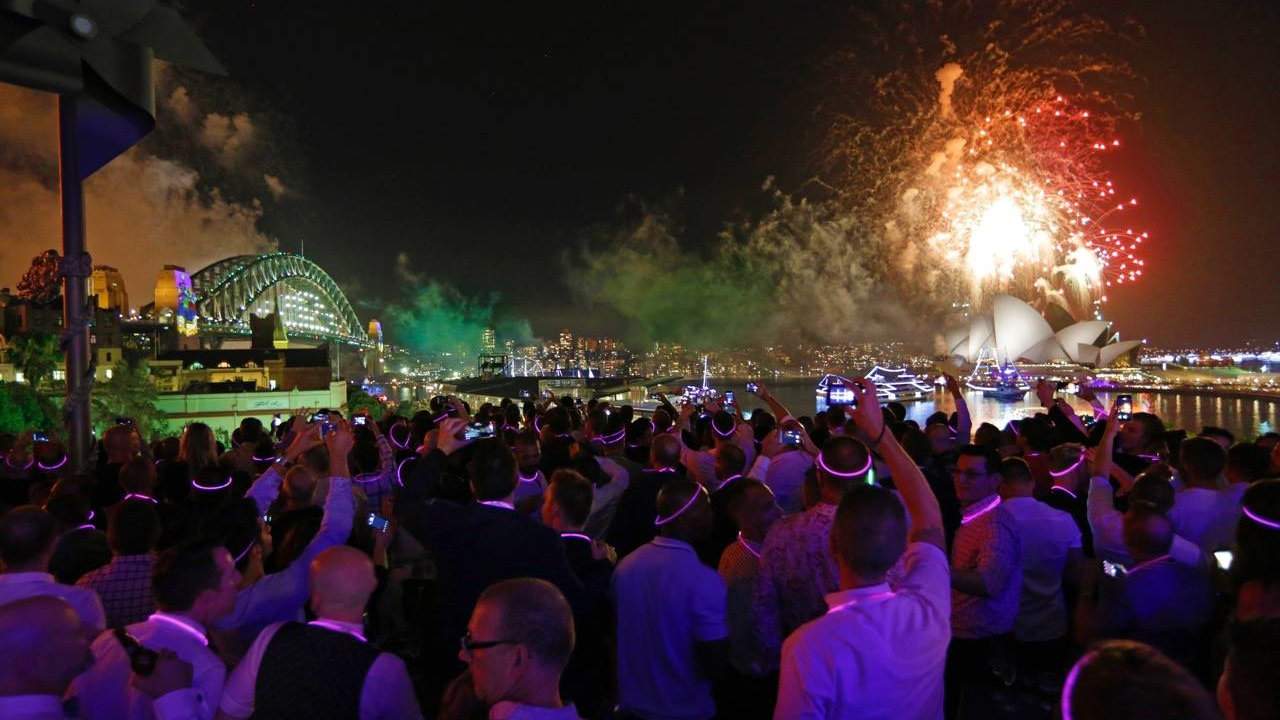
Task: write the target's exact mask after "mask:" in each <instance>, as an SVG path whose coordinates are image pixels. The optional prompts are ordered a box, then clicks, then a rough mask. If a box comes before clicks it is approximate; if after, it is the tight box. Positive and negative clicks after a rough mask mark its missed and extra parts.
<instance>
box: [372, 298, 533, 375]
mask: <svg viewBox="0 0 1280 720" xmlns="http://www.w3.org/2000/svg"><path fill="white" fill-rule="evenodd" d="M499 300H500V298H499V296H498V295H497V294H496V293H495V294H491V295H489V296H488V297H483V298H473V297H467V296H465V295H463V294H462V293H460V292H459V291H458V290H456V289H454V288H453V287H450V286H448V285H442V284H440V283H437V282H427V283H424V284H421V285H419V286H418V287H417V288H416V289H415V290H414V293H413V297H412V298H411V299H410V300H409V301H408V302H407V303H405V304H402V305H391V306H389V307H388V308H387V310H386V313H387V316H388V317H389V319H390V323H388V327H389V329H390V332H391V333H392V334H393V335H394V337H395V342H396V343H397V344H400V345H402V346H404V347H407V348H409V349H410V350H412V351H414V352H417V353H422V354H428V355H434V354H444V353H450V354H453V355H457V356H460V357H461V358H462V359H463V360H465V361H466V362H467V363H470V362H472V361H474V359H475V356H476V355H477V354H479V353H480V351H481V349H482V346H481V337H482V335H483V333H484V330H485V328H493V329H494V330H495V331H496V335H497V342H498V347H499V348H501V347H502V345H503V343H505V342H506V341H507V340H514V341H516V342H517V343H522V344H523V343H530V342H534V336H533V332H532V330H531V328H530V326H529V322H528V321H527V320H524V319H521V318H514V317H508V316H506V315H504V314H503V313H502V312H500V311H499V309H498V303H499Z"/></svg>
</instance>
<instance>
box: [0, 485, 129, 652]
mask: <svg viewBox="0 0 1280 720" xmlns="http://www.w3.org/2000/svg"><path fill="white" fill-rule="evenodd" d="M55 528H56V523H55V522H54V519H53V516H52V515H50V514H49V513H47V512H45V511H44V510H41V509H40V508H38V507H36V506H35V505H24V506H22V507H16V508H14V509H12V510H10V511H9V512H7V513H5V514H4V515H3V516H0V560H4V571H3V573H0V605H6V604H8V603H11V602H14V601H16V600H22V599H24V598H29V597H34V596H36V595H52V596H54V597H58V598H62V599H63V600H65V601H66V602H67V604H68V605H70V606H71V607H72V608H74V609H75V611H76V614H77V615H78V616H79V617H80V622H81V624H82V625H83V626H84V629H85V632H86V633H88V634H89V637H93V636H94V635H97V634H98V633H100V632H102V630H103V628H105V627H106V626H107V616H106V613H105V612H104V611H103V609H102V601H101V600H100V599H99V598H98V594H97V593H95V592H94V591H92V590H90V589H88V588H81V587H75V586H73V585H62V584H61V583H58V582H56V581H55V580H54V579H53V575H51V574H49V559H50V558H52V557H53V550H54V547H55V546H56V545H57V540H58V538H57V535H56V533H55Z"/></svg>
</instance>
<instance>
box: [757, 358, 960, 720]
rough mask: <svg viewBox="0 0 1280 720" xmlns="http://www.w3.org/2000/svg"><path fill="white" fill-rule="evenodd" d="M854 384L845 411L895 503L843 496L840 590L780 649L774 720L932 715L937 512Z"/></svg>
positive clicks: (834, 544) (942, 571)
mask: <svg viewBox="0 0 1280 720" xmlns="http://www.w3.org/2000/svg"><path fill="white" fill-rule="evenodd" d="M852 385H853V393H854V397H855V398H856V406H855V408H856V409H851V415H852V416H853V419H854V422H855V424H856V425H857V428H858V430H859V431H860V432H861V433H862V435H863V436H865V437H867V438H869V439H870V441H871V448H872V449H874V450H875V451H876V452H877V453H879V455H880V457H881V458H882V459H883V460H884V462H885V463H886V464H887V465H888V466H889V469H890V471H891V472H892V474H893V478H894V482H895V485H896V487H897V490H898V495H899V496H900V497H901V500H899V499H898V497H897V496H895V495H894V493H892V492H890V491H889V490H885V489H883V488H879V487H876V486H874V485H868V484H865V483H864V484H858V485H855V486H854V487H853V488H851V489H850V490H849V491H848V493H846V494H845V495H844V497H843V499H841V500H840V506H839V509H838V510H837V511H836V518H835V525H834V526H833V527H832V530H831V550H832V553H833V554H834V555H835V557H836V562H837V564H838V565H839V567H840V590H839V591H838V592H834V593H831V594H829V595H827V597H826V601H827V606H828V610H827V612H826V614H825V615H822V616H821V617H819V618H817V619H816V620H812V621H810V622H808V623H805V624H804V625H803V626H802V627H800V629H798V630H796V631H795V633H793V634H792V635H791V637H789V638H787V641H786V643H785V644H784V645H783V649H782V672H781V677H780V687H779V690H778V704H777V707H776V708H775V710H774V718H776V719H781V718H786V719H787V720H794V719H795V718H802V719H806V718H853V717H856V718H892V719H893V720H906V719H909V718H938V717H940V716H941V715H942V701H943V669H944V667H945V665H946V655H947V641H948V640H949V639H950V635H951V626H950V617H951V583H950V573H949V569H948V564H947V554H946V550H945V549H944V548H945V540H944V533H943V529H942V511H941V510H940V509H939V507H938V501H937V499H936V498H935V497H934V496H933V492H932V491H931V490H930V489H929V484H928V482H927V481H926V480H925V478H924V475H923V474H921V472H920V469H919V468H918V467H917V466H916V464H915V463H914V462H912V460H911V458H910V457H909V456H908V455H907V453H906V451H905V450H903V449H902V446H901V445H899V444H898V442H897V440H895V439H894V437H893V433H891V432H888V431H887V430H886V429H885V425H884V415H883V413H882V412H881V411H880V403H879V402H878V401H877V399H876V389H875V385H874V384H872V383H871V381H869V380H865V379H859V380H854V381H853V383H852ZM847 440H849V441H851V442H857V441H856V440H852V439H851V438H847ZM859 445H861V443H859ZM864 450H865V448H864ZM868 455H869V453H868ZM904 505H905V512H904V508H903V506H904ZM895 565H897V566H898V567H899V568H900V569H901V570H902V573H901V579H900V580H898V581H897V582H896V584H895V585H894V586H892V587H891V586H890V585H889V584H888V582H887V581H886V573H888V571H889V569H890V568H892V567H894V566H895Z"/></svg>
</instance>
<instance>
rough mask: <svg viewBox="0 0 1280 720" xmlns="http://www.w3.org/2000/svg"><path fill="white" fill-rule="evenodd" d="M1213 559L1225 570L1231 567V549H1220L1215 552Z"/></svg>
mask: <svg viewBox="0 0 1280 720" xmlns="http://www.w3.org/2000/svg"><path fill="white" fill-rule="evenodd" d="M1213 559H1214V560H1215V561H1216V562H1217V563H1218V567H1220V568H1222V569H1223V570H1230V569H1231V551H1230V550H1218V551H1217V552H1215V553H1214V554H1213Z"/></svg>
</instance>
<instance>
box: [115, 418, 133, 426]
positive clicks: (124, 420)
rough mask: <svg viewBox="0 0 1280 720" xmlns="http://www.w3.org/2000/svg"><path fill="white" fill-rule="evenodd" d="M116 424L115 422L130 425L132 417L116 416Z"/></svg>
mask: <svg viewBox="0 0 1280 720" xmlns="http://www.w3.org/2000/svg"><path fill="white" fill-rule="evenodd" d="M116 424H117V425H132V424H133V418H127V417H118V418H116Z"/></svg>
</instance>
